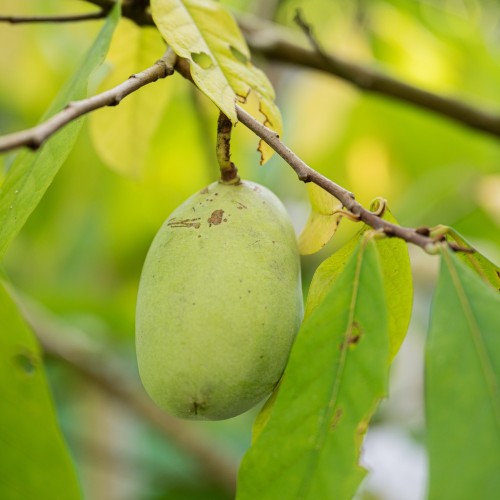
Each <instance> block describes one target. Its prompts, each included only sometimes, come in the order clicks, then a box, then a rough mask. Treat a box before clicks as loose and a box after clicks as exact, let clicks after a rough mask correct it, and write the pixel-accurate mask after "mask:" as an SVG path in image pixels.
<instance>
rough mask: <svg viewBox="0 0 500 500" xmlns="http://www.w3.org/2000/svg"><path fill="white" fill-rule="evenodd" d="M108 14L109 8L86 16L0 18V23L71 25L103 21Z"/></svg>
mask: <svg viewBox="0 0 500 500" xmlns="http://www.w3.org/2000/svg"><path fill="white" fill-rule="evenodd" d="M108 12H109V8H102V9H101V10H100V11H97V12H89V13H86V14H70V15H66V16H62V15H59V16H0V22H3V23H10V24H28V23H73V22H78V21H91V20H94V19H104V18H105V17H106V16H107V15H108Z"/></svg>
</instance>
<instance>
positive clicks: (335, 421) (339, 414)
mask: <svg viewBox="0 0 500 500" xmlns="http://www.w3.org/2000/svg"><path fill="white" fill-rule="evenodd" d="M343 414H344V410H343V409H342V408H337V409H336V410H335V413H334V414H333V417H332V423H331V425H330V427H331V429H332V430H333V429H335V427H337V425H338V424H339V422H340V419H341V418H342V415H343Z"/></svg>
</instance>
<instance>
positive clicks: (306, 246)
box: [299, 183, 342, 255]
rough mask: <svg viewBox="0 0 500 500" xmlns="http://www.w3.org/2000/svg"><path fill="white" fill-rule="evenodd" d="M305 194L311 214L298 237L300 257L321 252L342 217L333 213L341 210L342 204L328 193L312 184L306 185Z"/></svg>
mask: <svg viewBox="0 0 500 500" xmlns="http://www.w3.org/2000/svg"><path fill="white" fill-rule="evenodd" d="M307 192H308V194H309V201H310V202H311V213H310V214H309V219H308V220H307V222H306V225H305V227H304V229H303V231H302V233H301V235H300V236H299V250H300V253H301V254H302V255H309V254H312V253H315V252H318V251H319V250H321V249H322V248H323V247H324V246H325V245H326V244H327V243H328V242H329V241H330V240H331V238H332V237H333V235H334V234H335V231H337V227H338V226H339V223H340V219H341V217H342V216H341V215H340V214H338V213H335V212H336V211H337V210H340V209H341V208H342V204H341V203H339V201H338V200H337V199H336V198H335V197H334V196H332V195H331V194H330V193H328V192H326V191H325V190H324V189H322V188H320V187H319V186H318V185H316V184H313V183H309V184H307Z"/></svg>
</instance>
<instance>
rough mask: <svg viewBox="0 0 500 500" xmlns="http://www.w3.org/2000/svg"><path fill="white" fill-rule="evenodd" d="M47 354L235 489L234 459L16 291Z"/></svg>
mask: <svg viewBox="0 0 500 500" xmlns="http://www.w3.org/2000/svg"><path fill="white" fill-rule="evenodd" d="M15 296H16V297H17V299H16V300H17V302H18V303H19V306H20V308H21V310H22V312H23V315H24V316H25V318H26V320H27V321H28V323H29V324H30V325H31V327H32V328H33V330H34V332H35V333H36V335H37V337H38V339H39V340H40V343H41V345H42V347H43V350H44V352H45V354H46V355H48V356H50V357H52V358H54V359H57V360H59V361H63V362H65V363H67V364H68V365H69V366H70V367H71V368H72V369H73V370H75V371H76V372H78V373H79V374H80V375H81V376H83V377H84V378H85V379H86V380H87V381H89V382H91V383H93V384H95V385H96V387H98V388H99V389H100V390H102V391H104V392H105V393H107V394H108V395H109V396H111V397H113V398H115V399H116V400H117V401H119V402H120V403H122V404H123V405H124V406H125V407H126V408H128V409H130V410H131V411H133V412H135V413H136V414H137V415H138V416H140V417H141V418H142V419H143V420H144V421H145V422H148V423H149V424H150V425H152V426H153V427H155V428H156V429H157V430H158V431H159V432H160V433H161V434H163V436H165V437H166V438H167V439H168V441H169V442H170V443H172V444H173V445H174V446H176V447H177V448H178V449H180V450H182V451H183V452H185V453H186V454H188V455H189V456H191V457H193V459H194V460H195V461H196V462H197V464H198V466H199V468H200V470H201V471H202V472H203V473H205V475H206V476H207V477H208V478H209V479H211V480H212V481H213V482H214V483H216V484H218V485H219V486H220V487H222V488H223V489H224V490H225V491H227V492H228V493H234V489H235V482H236V463H233V462H232V461H231V460H229V459H228V458H227V457H225V456H223V455H221V454H220V453H219V452H217V451H216V447H215V446H214V444H213V443H211V442H209V441H208V440H207V438H206V437H205V436H203V435H202V434H200V433H198V432H196V430H195V429H194V428H193V427H191V426H189V425H187V423H185V422H183V421H181V420H179V419H176V418H174V417H170V416H169V415H167V414H166V413H164V412H163V411H161V410H160V409H159V408H158V407H157V406H156V405H155V404H154V403H153V402H152V401H151V400H150V399H149V397H148V396H147V395H146V394H145V392H144V391H143V390H142V388H141V387H140V385H139V384H138V382H137V381H136V380H135V379H134V378H133V377H131V376H130V373H129V370H128V369H127V366H126V365H124V363H123V361H122V360H121V359H119V358H118V357H117V356H116V355H115V354H112V353H111V352H110V351H109V349H107V350H106V349H105V347H104V346H101V345H99V344H97V343H96V342H95V341H91V340H90V338H89V337H88V335H85V333H83V332H81V331H80V330H77V329H75V328H73V327H69V326H68V325H66V324H64V323H62V322H61V320H59V319H58V318H57V317H55V316H54V315H53V314H52V313H50V312H49V311H47V310H46V309H45V308H43V307H42V306H41V305H40V304H35V303H33V302H31V301H29V300H27V299H26V298H25V297H24V298H21V297H20V296H19V295H17V294H15Z"/></svg>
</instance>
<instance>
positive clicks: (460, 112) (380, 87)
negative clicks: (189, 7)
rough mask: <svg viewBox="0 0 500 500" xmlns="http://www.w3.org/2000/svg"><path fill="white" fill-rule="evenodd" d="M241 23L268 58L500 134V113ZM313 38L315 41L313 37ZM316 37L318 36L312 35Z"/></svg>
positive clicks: (144, 16) (144, 17) (270, 28)
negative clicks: (326, 74)
mask: <svg viewBox="0 0 500 500" xmlns="http://www.w3.org/2000/svg"><path fill="white" fill-rule="evenodd" d="M86 1H87V2H89V3H92V4H94V5H99V6H101V7H102V6H103V5H108V4H109V3H110V2H111V3H112V0H86ZM122 15H123V16H124V17H128V18H130V19H132V20H133V21H134V22H136V23H137V24H138V25H140V26H145V25H148V26H149V25H154V22H153V18H152V17H151V14H150V13H149V12H147V11H137V9H136V10H132V9H130V8H128V7H127V6H126V5H124V6H123V9H122ZM237 21H238V24H239V25H240V28H241V30H242V31H243V34H244V35H245V38H246V41H247V43H248V46H249V47H250V49H251V51H252V53H255V54H260V55H262V56H264V57H266V58H267V59H271V60H274V61H277V62H283V63H288V64H293V65H294V66H301V67H304V68H310V69H315V70H318V71H322V72H325V73H328V74H330V75H332V76H335V77H337V78H340V79H342V80H345V81H346V82H348V83H350V84H352V85H354V86H355V87H357V88H358V89H360V90H363V91H365V92H373V93H376V94H379V95H382V96H385V97H389V98H391V99H395V100H398V101H403V102H405V103H408V104H411V105H413V106H416V107H418V108H421V109H425V110H427V111H430V112H432V113H435V114H437V115H440V116H443V117H445V118H448V119H450V120H453V121H455V122H458V123H460V124H462V125H465V126H467V127H469V128H472V129H474V130H478V131H481V132H484V133H486V134H489V135H493V136H495V137H500V113H498V112H495V113H492V112H490V111H487V110H485V109H481V108H479V107H476V106H474V105H471V104H467V103H466V102H463V101H461V100H458V99H453V98H451V97H446V96H443V95H440V94H435V93H433V92H429V91H427V90H423V89H421V88H419V87H415V86H413V85H409V84H407V83H405V82H403V81H401V80H398V79H396V78H392V77H390V76H387V75H385V74H383V73H381V72H380V71H376V70H374V69H371V68H369V67H366V66H363V65H361V64H355V63H352V62H348V61H345V60H343V59H342V58H340V57H337V56H336V55H334V54H331V53H326V52H325V51H323V50H321V51H320V52H318V50H316V49H317V47H318V46H319V44H318V43H317V42H315V44H314V45H315V46H316V48H314V49H310V48H307V47H305V46H304V45H302V44H300V43H297V42H296V41H295V40H296V39H297V34H296V33H295V32H293V31H292V30H289V29H286V28H283V27H282V26H278V25H277V24H274V23H272V22H269V21H266V20H263V19H259V18H256V17H254V16H248V15H238V16H237ZM309 38H310V41H311V37H309ZM312 38H313V39H314V37H312Z"/></svg>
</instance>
